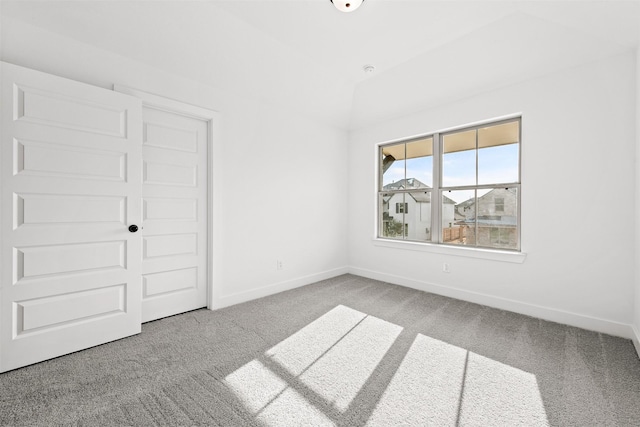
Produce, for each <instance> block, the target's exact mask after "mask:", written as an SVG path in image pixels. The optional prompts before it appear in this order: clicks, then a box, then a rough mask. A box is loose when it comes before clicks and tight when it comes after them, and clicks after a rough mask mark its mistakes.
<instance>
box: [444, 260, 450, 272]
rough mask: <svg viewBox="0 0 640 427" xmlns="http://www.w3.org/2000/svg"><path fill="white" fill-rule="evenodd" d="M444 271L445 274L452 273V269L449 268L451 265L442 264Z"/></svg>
mask: <svg viewBox="0 0 640 427" xmlns="http://www.w3.org/2000/svg"><path fill="white" fill-rule="evenodd" d="M442 271H444V272H445V273H451V269H450V268H449V264H448V263H446V262H445V263H444V264H442Z"/></svg>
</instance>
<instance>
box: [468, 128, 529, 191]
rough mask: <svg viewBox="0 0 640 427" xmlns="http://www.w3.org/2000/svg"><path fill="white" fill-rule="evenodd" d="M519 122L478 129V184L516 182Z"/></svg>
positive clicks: (517, 174)
mask: <svg viewBox="0 0 640 427" xmlns="http://www.w3.org/2000/svg"><path fill="white" fill-rule="evenodd" d="M519 140H520V122H519V121H514V122H509V123H503V124H501V125H496V126H487V127H484V128H481V129H478V184H501V183H509V182H518V176H519V173H518V169H519V162H518V156H519V153H518V151H519V149H520V144H519Z"/></svg>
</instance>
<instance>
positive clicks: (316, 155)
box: [0, 16, 347, 306]
mask: <svg viewBox="0 0 640 427" xmlns="http://www.w3.org/2000/svg"><path fill="white" fill-rule="evenodd" d="M1 30H2V38H1V40H2V45H1V56H0V59H1V60H3V61H7V62H11V63H14V64H17V65H21V66H25V67H29V68H33V69H36V70H40V71H44V72H48V73H51V74H56V75H59V76H62V77H67V78H70V79H73V80H77V81H81V82H85V83H88V84H92V85H96V86H101V87H104V88H108V89H111V88H112V85H113V84H114V83H118V84H122V85H125V86H129V87H132V88H136V89H140V90H143V91H147V92H151V93H155V94H157V95H161V96H166V97H169V98H173V99H177V100H180V101H184V102H187V103H191V104H195V105H198V106H201V107H205V108H209V109H212V110H215V111H217V112H219V113H220V114H221V129H220V131H219V134H218V135H219V137H220V138H219V140H218V142H217V143H216V146H215V148H214V158H215V160H214V161H215V165H216V168H215V171H214V178H215V182H216V186H215V189H214V190H215V196H214V205H215V206H214V211H215V212H214V216H215V224H214V225H215V230H214V232H215V236H214V248H215V254H216V258H215V260H214V268H215V272H214V285H215V290H214V297H215V302H216V306H224V305H229V304H233V303H237V302H241V301H245V300H248V299H252V298H256V297H260V296H264V295H267V294H270V293H274V292H277V291H280V290H284V289H288V288H291V287H295V286H299V285H303V284H307V283H311V282H314V281H316V280H319V279H322V278H325V277H330V276H334V275H337V274H340V273H343V272H346V265H347V249H346V247H347V244H346V241H347V238H346V236H347V231H346V219H345V216H344V209H343V210H337V209H335V207H336V206H343V207H345V209H346V204H347V189H346V182H347V180H346V178H347V176H346V169H347V157H346V156H347V152H346V150H347V149H346V134H345V132H344V131H342V130H339V129H334V128H331V127H328V126H326V125H323V124H320V123H318V122H315V121H312V120H310V119H308V118H305V117H303V116H301V115H300V114H298V113H297V112H295V111H293V109H294V108H295V106H292V110H284V109H282V108H279V107H274V106H271V105H267V104H265V103H263V102H261V101H259V100H257V99H255V98H253V97H252V94H251V93H240V94H239V93H230V92H229V91H227V90H226V89H225V82H220V87H217V88H213V87H208V86H204V85H202V84H200V83H197V82H194V81H191V80H186V79H183V78H179V77H177V76H174V75H170V74H167V73H165V72H162V71H160V70H158V69H155V68H152V67H150V66H147V65H145V64H142V63H140V62H137V61H134V60H130V59H127V58H124V57H121V56H118V55H116V54H113V53H111V52H107V51H105V50H101V49H98V48H95V47H92V46H89V45H87V44H84V43H81V42H79V41H77V40H73V39H70V38H67V37H63V36H60V35H57V34H54V33H51V32H48V31H44V30H42V29H39V28H37V27H34V26H30V25H27V24H24V23H21V22H19V21H15V20H12V19H11V18H9V17H7V16H3V17H2V28H1ZM285 204H286V205H287V206H288V208H287V209H286V210H283V209H282V207H283V205H285ZM283 212H284V214H283ZM277 259H281V260H282V261H284V269H283V270H281V271H276V260H277Z"/></svg>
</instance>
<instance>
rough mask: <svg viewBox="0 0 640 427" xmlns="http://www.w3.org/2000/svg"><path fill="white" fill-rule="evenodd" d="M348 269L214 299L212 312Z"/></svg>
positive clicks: (311, 275)
mask: <svg viewBox="0 0 640 427" xmlns="http://www.w3.org/2000/svg"><path fill="white" fill-rule="evenodd" d="M348 272H349V267H346V266H345V267H339V268H334V269H332V270H326V271H322V272H320V273H315V274H310V275H308V276H302V277H297V278H295V279H289V280H285V281H283V282H278V283H272V284H270V285H266V286H261V287H259V288H255V289H250V290H248V291H243V292H238V293H235V294H231V295H226V296H223V297H218V298H214V302H213V307H211V309H212V310H217V309H219V308H224V307H229V306H231V305H236V304H240V303H243V302H247V301H251V300H254V299H257V298H262V297H266V296H269V295H273V294H277V293H279V292H284V291H288V290H291V289H295V288H299V287H300V286H305V285H309V284H311V283H315V282H319V281H321V280H326V279H331V278H332V277H336V276H340V275H342V274H347V273H348Z"/></svg>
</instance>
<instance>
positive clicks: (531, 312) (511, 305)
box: [349, 267, 640, 354]
mask: <svg viewBox="0 0 640 427" xmlns="http://www.w3.org/2000/svg"><path fill="white" fill-rule="evenodd" d="M349 273H350V274H355V275H356V276H362V277H366V278H369V279H375V280H380V281H383V282H388V283H393V284H395V285H400V286H406V287H408V288H413V289H417V290H420V291H425V292H431V293H434V294H438V295H443V296H446V297H451V298H456V299H459V300H463V301H468V302H472V303H476V304H481V305H486V306H489V307H493V308H499V309H501V310H507V311H512V312H515V313H520V314H524V315H526V316H532V317H536V318H539V319H544V320H548V321H551V322H556V323H562V324H565V325H569V326H575V327H578V328H582V329H588V330H591V331H595V332H602V333H605V334H609V335H614V336H618V337H622V338H627V339H633V340H634V344H635V345H636V350H638V354H640V335H639V334H638V331H637V330H634V327H633V326H632V325H630V324H626V323H620V322H614V321H611V320H606V319H601V318H598V317H591V316H585V315H582V314H577V313H572V312H569V311H564V310H557V309H554V308H549V307H543V306H540V305H534V304H528V303H524V302H520V301H516V300H512V299H508V298H500V297H495V296H492V295H487V294H483V293H479V292H472V291H467V290H463V289H458V288H453V287H450V286H443V285H438V284H435V283H429V282H423V281H420V280H415V279H411V278H408V277H402V276H396V275H393V274H387V273H381V272H379V271H373V270H368V269H364V268H358V267H349ZM634 335H635V338H634Z"/></svg>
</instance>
